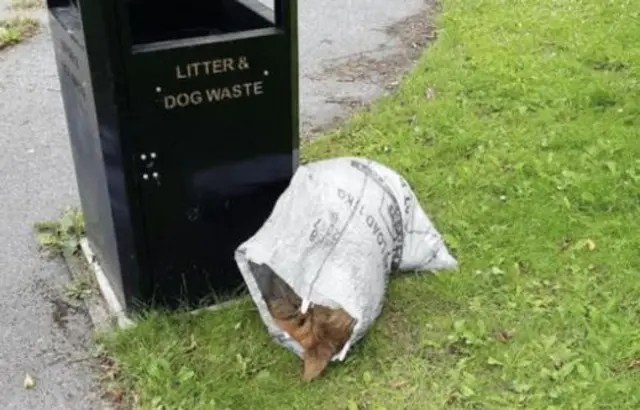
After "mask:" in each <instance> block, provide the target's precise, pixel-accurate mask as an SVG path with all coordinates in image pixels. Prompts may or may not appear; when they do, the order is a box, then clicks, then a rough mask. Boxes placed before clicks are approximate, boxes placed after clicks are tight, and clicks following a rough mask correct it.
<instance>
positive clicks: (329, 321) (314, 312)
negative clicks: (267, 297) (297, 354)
mask: <svg viewBox="0 0 640 410" xmlns="http://www.w3.org/2000/svg"><path fill="white" fill-rule="evenodd" d="M268 305H269V310H270V312H271V315H272V316H273V318H274V321H275V322H276V324H277V325H278V326H279V327H280V328H281V329H282V330H284V331H285V332H287V333H288V334H289V335H290V336H291V337H292V338H293V339H295V340H296V341H297V342H298V343H300V346H302V348H303V349H304V355H303V359H304V371H303V374H302V379H303V380H304V381H306V382H308V381H311V380H313V379H315V378H316V377H318V376H319V375H320V374H321V373H322V372H323V371H324V369H325V368H326V367H327V365H328V364H329V361H330V360H331V358H332V357H333V356H334V355H335V354H336V353H338V352H339V351H340V350H341V349H342V348H343V347H344V344H345V343H346V342H347V340H349V337H350V336H351V332H352V329H353V325H354V323H355V320H354V319H353V318H352V317H351V316H349V314H348V313H347V312H345V311H344V310H343V309H331V308H328V307H324V306H319V305H316V306H312V307H310V308H309V310H308V311H307V313H306V314H302V313H301V312H300V299H299V298H297V296H295V297H286V296H285V297H279V298H277V299H273V300H272V301H270V302H269V303H268Z"/></svg>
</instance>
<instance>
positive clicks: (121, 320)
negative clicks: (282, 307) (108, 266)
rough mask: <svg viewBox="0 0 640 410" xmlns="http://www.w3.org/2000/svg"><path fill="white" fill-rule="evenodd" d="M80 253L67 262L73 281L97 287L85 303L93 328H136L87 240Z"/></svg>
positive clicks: (234, 301) (196, 311) (220, 306)
mask: <svg viewBox="0 0 640 410" xmlns="http://www.w3.org/2000/svg"><path fill="white" fill-rule="evenodd" d="M80 250H81V254H80V255H78V256H72V255H65V259H66V263H67V266H68V267H69V270H70V272H71V276H72V278H73V279H74V280H90V282H91V283H95V284H96V288H97V289H93V290H94V291H97V293H96V292H94V293H92V294H91V296H89V297H88V298H87V299H85V300H84V303H85V305H86V308H87V313H88V314H89V318H90V319H91V323H92V324H93V327H94V328H96V329H97V330H98V331H101V332H108V331H111V330H115V328H119V329H128V328H131V327H133V326H135V325H136V324H137V322H136V321H135V320H134V319H133V318H131V317H130V316H129V315H127V312H126V311H125V309H124V308H123V306H122V304H121V303H120V301H119V300H118V297H117V296H116V293H115V291H114V289H113V287H112V286H111V283H110V282H109V278H108V277H107V275H105V273H104V271H103V270H102V268H101V267H100V264H99V263H98V262H97V260H96V256H95V254H94V252H93V250H92V248H91V244H90V242H89V240H88V239H87V238H86V237H84V238H82V239H81V240H80ZM72 259H75V260H72ZM78 259H80V260H78ZM87 276H89V277H87ZM243 300H244V298H243V297H241V298H237V299H232V300H229V301H226V302H222V303H218V304H215V305H211V306H207V307H204V308H200V309H194V310H191V311H189V313H191V314H199V313H203V312H206V311H217V310H221V309H224V308H226V307H229V306H232V305H235V304H237V303H239V302H241V301H243Z"/></svg>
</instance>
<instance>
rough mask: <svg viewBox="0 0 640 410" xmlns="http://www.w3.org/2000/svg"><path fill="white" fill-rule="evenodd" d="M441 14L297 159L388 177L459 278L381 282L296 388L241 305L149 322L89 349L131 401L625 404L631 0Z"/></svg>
mask: <svg viewBox="0 0 640 410" xmlns="http://www.w3.org/2000/svg"><path fill="white" fill-rule="evenodd" d="M443 8H444V12H443V13H442V15H441V18H440V19H439V23H438V24H439V27H441V28H442V30H441V31H440V35H439V40H438V41H437V43H436V44H435V45H434V46H433V47H431V48H430V49H429V50H428V52H427V53H426V54H425V55H424V56H423V58H422V59H421V60H420V62H419V63H418V65H417V67H416V68H415V69H414V70H413V71H412V73H411V74H410V75H409V76H408V78H407V79H406V81H405V83H404V84H403V85H402V87H401V89H400V91H399V92H398V93H397V95H395V96H393V97H389V98H387V99H384V100H383V101H380V102H379V103H377V104H376V105H375V106H374V107H372V108H371V110H370V111H369V112H367V113H364V114H362V115H359V116H357V117H356V118H354V119H352V120H351V121H349V122H348V124H346V125H345V126H344V127H343V128H342V129H340V130H338V131H336V132H335V133H333V134H332V135H329V136H327V137H326V138H322V139H320V140H318V141H316V142H315V143H313V144H310V145H309V146H307V147H306V148H305V150H304V156H305V158H307V159H318V158H326V157H332V156H340V155H360V156H366V157H369V158H372V159H375V160H378V161H380V162H382V163H385V164H387V165H389V166H391V167H393V168H395V169H396V170H397V171H399V172H400V173H402V174H403V175H404V176H405V177H406V178H407V179H408V180H409V181H410V182H411V183H412V185H413V187H414V189H415V191H416V193H417V195H418V196H419V198H420V200H421V203H422V205H423V207H424V208H425V210H426V211H427V212H428V213H429V214H430V215H431V216H432V217H433V219H434V221H435V223H436V225H437V226H438V228H439V230H440V231H441V232H443V233H444V234H445V236H446V239H447V242H448V244H449V245H450V246H451V249H452V251H453V252H454V253H455V255H456V257H457V258H458V259H459V261H460V270H459V271H458V272H454V273H443V274H439V275H435V276H434V275H411V276H410V277H404V278H398V279H396V280H394V281H392V284H391V286H390V290H389V295H388V301H387V303H386V305H385V309H384V312H383V314H382V316H381V317H380V319H379V320H378V322H377V323H376V325H375V326H374V327H373V328H372V329H371V331H370V333H369V334H368V335H367V337H366V338H365V339H364V340H363V342H362V343H360V344H358V345H357V346H356V347H355V348H354V349H353V350H352V352H351V354H350V356H349V357H348V359H347V361H346V362H345V363H342V364H338V365H332V366H331V367H330V369H329V371H328V372H327V373H326V374H325V376H324V377H322V378H321V379H319V380H317V381H316V382H313V383H311V384H310V385H306V384H303V383H302V382H301V381H300V361H299V360H298V359H297V358H296V357H295V356H294V355H293V354H291V353H289V352H288V351H286V350H284V349H283V348H281V347H279V346H277V345H276V344H275V343H274V342H272V341H271V340H270V339H269V337H268V335H267V333H266V331H265V329H264V327H263V325H262V323H261V322H260V319H259V318H258V315H257V313H256V312H255V311H254V310H253V307H252V305H251V303H250V302H248V303H243V304H241V305H240V306H237V307H235V308H232V309H230V310H228V311H225V312H224V313H207V314H203V315H200V316H191V315H185V314H182V315H173V316H166V315H160V314H155V315H150V316H149V317H148V318H146V319H145V320H144V321H143V322H142V323H141V324H140V325H139V326H138V327H137V328H135V329H133V330H129V331H127V332H123V333H119V334H117V335H116V336H114V337H108V338H105V339H104V340H103V341H102V342H103V343H104V345H105V346H106V348H107V349H108V351H110V352H112V354H113V356H114V357H115V361H116V363H117V368H118V371H119V373H120V376H119V377H120V379H119V380H120V383H121V386H122V387H123V388H124V389H125V390H126V391H128V392H135V394H136V395H137V397H138V400H139V403H140V406H141V407H142V408H144V409H167V410H173V409H184V410H196V409H203V410H204V409H211V410H214V409H232V410H236V409H237V410H245V409H246V410H253V409H256V410H271V409H273V410H280V409H303V410H313V409H317V410H322V409H349V410H354V409H388V410H395V409H416V410H423V409H446V408H452V409H463V408H473V409H513V408H523V409H525V408H526V409H639V408H640V326H639V325H640V320H639V315H640V251H639V250H640V232H638V230H639V229H638V228H639V227H640V1H637V0H609V1H605V0H513V1H504V0H503V1H498V0H494V1H490V0H464V1H463V0H444V4H443ZM428 89H431V90H429V91H428V92H427V90H428ZM432 94H434V95H435V98H427V95H429V96H431V95H432Z"/></svg>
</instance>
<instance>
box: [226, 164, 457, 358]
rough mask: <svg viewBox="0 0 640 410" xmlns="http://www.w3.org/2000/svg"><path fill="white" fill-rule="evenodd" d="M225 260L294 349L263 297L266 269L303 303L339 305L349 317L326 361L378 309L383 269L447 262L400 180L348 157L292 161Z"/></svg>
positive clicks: (271, 327)
mask: <svg viewBox="0 0 640 410" xmlns="http://www.w3.org/2000/svg"><path fill="white" fill-rule="evenodd" d="M235 259H236V262H237V264H238V267H239V269H240V272H241V273H242V275H243V277H244V280H245V282H246V283H247V286H248V288H249V291H250V294H251V297H252V298H253V300H254V301H255V303H256V305H257V307H258V310H259V312H260V316H261V318H262V320H263V321H264V323H265V325H266V326H267V329H268V331H269V333H270V334H271V336H272V337H273V338H274V339H275V340H276V341H277V342H278V343H280V344H281V345H283V346H285V347H286V348H288V349H289V350H291V351H292V352H294V353H295V354H297V355H298V356H300V357H302V354H303V351H302V348H301V346H300V345H299V344H298V343H297V342H296V341H295V340H293V339H291V338H290V337H289V335H287V334H286V333H284V332H283V331H282V330H280V329H279V328H278V327H277V326H276V325H275V323H274V322H273V319H272V317H271V315H270V313H269V310H268V308H267V305H266V302H265V299H264V296H265V295H267V294H268V292H269V291H270V290H269V289H268V288H269V287H270V286H271V285H270V284H271V283H272V282H273V278H271V275H273V274H274V272H275V274H277V275H278V277H279V278H280V279H282V280H284V282H285V283H286V284H287V285H289V286H290V287H291V288H292V289H293V290H294V291H295V292H296V293H297V295H298V296H300V297H301V298H302V299H303V308H302V310H303V311H304V310H306V308H307V306H308V304H309V303H314V304H321V305H324V306H328V307H333V308H336V307H341V308H342V309H344V310H345V311H346V312H347V313H349V314H350V315H351V316H352V317H353V318H354V319H356V321H357V322H356V325H355V327H354V330H353V333H352V335H351V338H350V339H349V341H348V342H347V344H346V345H345V346H344V348H343V349H342V351H341V352H340V353H339V354H337V355H335V356H334V357H333V358H332V360H333V361H335V360H344V358H345V356H346V354H347V353H348V351H349V349H350V347H351V346H353V344H354V343H355V342H357V341H358V340H360V339H361V338H362V337H363V336H364V335H365V333H366V331H367V329H368V328H369V327H370V326H371V325H372V324H373V322H374V320H375V319H376V318H377V317H378V315H379V314H380V312H381V309H382V304H383V301H384V296H385V291H386V286H387V280H388V277H389V273H390V272H394V271H411V270H431V271H434V270H453V269H455V268H456V267H457V261H456V260H455V259H454V258H453V257H452V256H451V254H450V253H449V251H448V249H447V248H446V246H445V244H444V243H443V241H442V239H441V236H440V234H439V232H438V231H437V230H436V229H435V227H434V226H433V224H432V223H431V221H430V220H429V218H428V217H427V215H426V214H425V212H424V211H423V210H422V208H421V207H420V204H419V203H418V201H417V199H416V196H415V195H414V193H413V191H412V190H411V188H410V187H409V184H408V183H407V182H406V181H405V179H404V178H402V177H401V176H400V175H398V174H397V173H396V172H394V171H393V170H391V169H389V168H387V167H386V166H384V165H381V164H379V163H376V162H374V161H371V160H367V159H363V158H349V157H347V158H335V159H330V160H323V161H319V162H315V163H311V164H307V165H304V166H300V167H299V168H298V169H297V171H296V173H295V175H294V176H293V178H292V180H291V183H290V184H289V187H288V188H287V189H286V190H285V191H284V192H283V194H282V195H281V196H280V198H279V199H278V201H277V202H276V204H275V207H274V209H273V211H272V213H271V215H270V217H269V218H268V220H267V221H266V222H265V224H264V225H263V226H262V227H261V228H260V230H259V231H258V232H257V233H256V234H255V235H254V236H253V237H251V238H250V239H248V240H247V241H246V242H244V243H243V244H241V245H240V246H239V247H238V248H237V250H236V253H235ZM261 265H262V266H261Z"/></svg>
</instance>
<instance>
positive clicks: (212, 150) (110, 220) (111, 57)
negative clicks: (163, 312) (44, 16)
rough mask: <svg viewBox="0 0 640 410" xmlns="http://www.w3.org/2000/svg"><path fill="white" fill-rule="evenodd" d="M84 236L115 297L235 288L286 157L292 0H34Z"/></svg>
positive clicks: (142, 298)
mask: <svg viewBox="0 0 640 410" xmlns="http://www.w3.org/2000/svg"><path fill="white" fill-rule="evenodd" d="M47 6H48V12H49V20H50V26H51V32H52V39H53V43H54V49H55V56H56V62H57V67H58V74H59V78H60V83H61V90H62V99H63V103H64V109H65V115H66V122H67V126H68V132H69V137H70V142H71V148H72V154H73V159H74V163H75V170H76V177H77V186H78V190H79V193H80V199H81V207H82V211H83V214H84V218H85V225H86V234H87V239H88V241H89V243H90V245H91V247H92V250H93V252H94V253H95V255H96V258H97V262H98V263H99V264H100V266H101V268H102V270H103V271H104V272H105V275H106V276H107V278H108V280H109V282H110V285H111V287H112V288H113V289H114V291H115V293H116V295H117V296H118V298H119V299H120V302H121V303H122V304H123V306H125V307H126V309H127V310H131V309H135V308H136V307H137V306H145V307H147V306H159V305H160V306H163V307H169V308H173V307H177V306H188V307H194V306H198V305H201V304H203V303H209V304H211V303H215V302H216V301H217V300H219V299H217V297H222V296H228V295H229V294H230V293H232V292H235V291H237V290H239V289H242V288H243V282H242V277H241V275H240V273H239V272H238V270H237V266H236V264H235V261H234V258H233V253H234V250H235V248H236V247H237V246H238V245H239V244H240V243H241V242H243V241H244V240H246V239H248V238H249V237H250V236H251V235H252V234H253V233H254V232H255V231H257V230H258V229H259V227H260V226H261V225H262V223H263V222H264V221H265V220H266V218H267V217H268V215H269V214H270V212H271V210H272V208H273V205H274V204H275V201H276V200H277V198H278V197H279V196H280V194H281V193H282V192H283V190H284V189H285V188H286V186H287V185H288V183H289V181H290V179H291V177H292V175H293V173H294V171H295V168H296V167H297V162H298V141H299V136H298V132H299V131H298V127H299V126H298V46H297V4H296V0H275V4H274V8H273V9H271V8H269V7H266V6H264V5H263V4H262V3H260V2H258V1H257V0H208V1H203V0H180V2H177V1H170V0H153V1H151V0H113V1H89V0H48V4H47Z"/></svg>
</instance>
